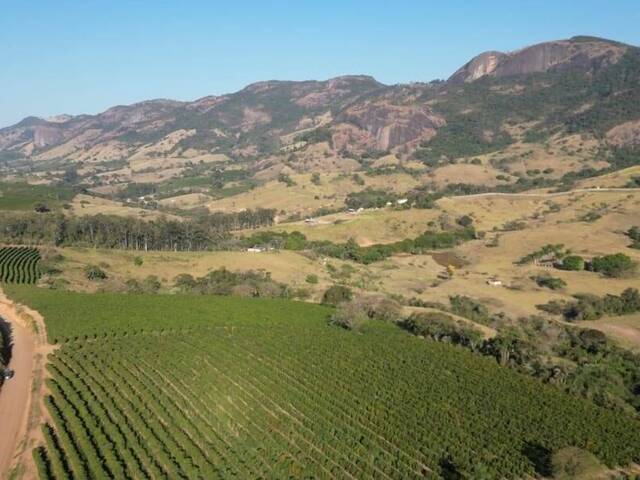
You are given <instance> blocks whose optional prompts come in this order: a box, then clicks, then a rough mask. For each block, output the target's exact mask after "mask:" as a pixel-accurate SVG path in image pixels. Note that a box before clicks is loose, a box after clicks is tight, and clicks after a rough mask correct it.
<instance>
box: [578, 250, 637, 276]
mask: <svg viewBox="0 0 640 480" xmlns="http://www.w3.org/2000/svg"><path fill="white" fill-rule="evenodd" d="M636 267H637V265H636V263H635V262H634V261H633V260H631V258H630V257H629V256H628V255H625V254H624V253H614V254H612V255H604V256H602V257H594V258H593V259H592V260H591V262H590V263H589V265H588V268H589V270H591V271H593V272H598V273H602V274H603V275H604V276H606V277H613V278H622V277H629V276H631V275H633V274H634V273H635V270H636Z"/></svg>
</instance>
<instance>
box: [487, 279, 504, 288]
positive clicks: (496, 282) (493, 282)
mask: <svg viewBox="0 0 640 480" xmlns="http://www.w3.org/2000/svg"><path fill="white" fill-rule="evenodd" d="M487 285H491V286H492V287H500V286H502V280H498V279H497V278H490V279H489V280H487Z"/></svg>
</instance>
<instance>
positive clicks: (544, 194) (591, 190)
mask: <svg viewBox="0 0 640 480" xmlns="http://www.w3.org/2000/svg"><path fill="white" fill-rule="evenodd" d="M606 192H626V193H637V192H640V188H617V187H612V188H606V187H604V188H577V189H576V190H567V191H565V192H539V193H527V192H522V193H502V192H486V193H473V194H471V195H454V196H451V197H443V198H446V199H455V200H459V199H460V200H465V199H466V200H468V199H474V198H483V197H506V198H527V197H534V198H535V197H542V198H550V197H551V198H552V197H562V196H565V195H573V194H575V193H606Z"/></svg>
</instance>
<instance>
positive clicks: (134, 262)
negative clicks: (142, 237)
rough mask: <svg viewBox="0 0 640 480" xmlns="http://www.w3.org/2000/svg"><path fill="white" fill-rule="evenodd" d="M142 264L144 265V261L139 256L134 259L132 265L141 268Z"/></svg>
mask: <svg viewBox="0 0 640 480" xmlns="http://www.w3.org/2000/svg"><path fill="white" fill-rule="evenodd" d="M143 263H144V260H143V259H142V257H140V256H137V257H134V259H133V264H134V265H135V266H136V267H141V266H142V264H143Z"/></svg>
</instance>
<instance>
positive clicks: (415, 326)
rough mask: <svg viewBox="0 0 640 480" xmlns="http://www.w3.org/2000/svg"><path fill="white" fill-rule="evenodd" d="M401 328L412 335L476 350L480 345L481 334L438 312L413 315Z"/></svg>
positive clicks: (463, 323)
mask: <svg viewBox="0 0 640 480" xmlns="http://www.w3.org/2000/svg"><path fill="white" fill-rule="evenodd" d="M401 326H402V327H403V328H405V329H406V330H408V331H410V332H411V333H413V334H414V335H420V336H423V337H427V338H430V339H432V340H436V341H438V342H446V343H454V344H456V345H463V346H466V347H471V348H472V349H475V348H477V347H478V346H479V345H480V344H481V343H482V339H483V336H482V332H481V331H480V330H478V329H477V328H474V327H472V326H470V325H468V324H466V323H465V322H463V321H460V320H456V319H454V318H453V317H451V316H450V315H447V314H445V313H439V312H427V313H413V314H412V315H411V316H409V318H407V319H406V320H404V321H403V322H402V323H401Z"/></svg>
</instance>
